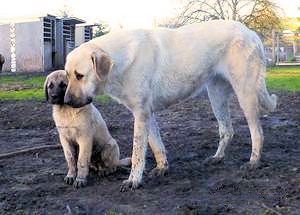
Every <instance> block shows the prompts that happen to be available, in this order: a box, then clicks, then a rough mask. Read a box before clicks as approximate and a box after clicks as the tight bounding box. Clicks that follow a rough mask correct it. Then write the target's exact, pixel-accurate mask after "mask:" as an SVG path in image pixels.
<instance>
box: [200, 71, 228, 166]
mask: <svg viewBox="0 0 300 215" xmlns="http://www.w3.org/2000/svg"><path fill="white" fill-rule="evenodd" d="M207 91H208V97H209V100H210V103H211V106H212V110H213V112H214V114H215V117H216V119H217V121H218V125H219V135H220V142H219V146H218V149H217V152H216V153H215V155H214V156H212V157H209V158H208V159H206V160H205V161H204V164H214V163H219V162H221V161H222V160H223V158H224V156H225V149H226V147H227V145H228V143H229V142H230V141H231V139H232V137H233V134H234V131H233V128H232V122H231V115H230V111H229V102H230V100H231V95H232V93H233V90H232V87H231V85H230V83H229V82H228V81H226V80H224V79H223V78H222V77H219V76H216V77H215V78H214V79H213V80H211V81H210V82H209V83H208V85H207Z"/></svg>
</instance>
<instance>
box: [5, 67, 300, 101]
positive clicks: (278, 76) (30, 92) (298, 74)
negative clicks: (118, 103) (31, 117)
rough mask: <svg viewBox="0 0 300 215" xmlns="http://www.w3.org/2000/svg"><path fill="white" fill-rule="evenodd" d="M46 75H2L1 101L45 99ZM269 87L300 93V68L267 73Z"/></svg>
mask: <svg viewBox="0 0 300 215" xmlns="http://www.w3.org/2000/svg"><path fill="white" fill-rule="evenodd" d="M45 79H46V77H45V76H44V75H24V74H16V75H1V76H0V99H1V100H17V101H19V100H39V101H42V100H44V99H45V95H44V90H43V85H44V81H45ZM266 80H267V87H268V89H269V90H271V91H284V92H300V68H271V69H268V72H267V79H266ZM97 100H98V101H101V102H107V101H108V100H109V97H107V96H98V97H97Z"/></svg>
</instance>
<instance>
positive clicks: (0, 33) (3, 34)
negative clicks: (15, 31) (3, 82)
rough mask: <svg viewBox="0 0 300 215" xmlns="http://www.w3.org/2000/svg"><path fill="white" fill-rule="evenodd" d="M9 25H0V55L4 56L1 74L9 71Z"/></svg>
mask: <svg viewBox="0 0 300 215" xmlns="http://www.w3.org/2000/svg"><path fill="white" fill-rule="evenodd" d="M10 43H11V39H10V25H9V24H6V25H0V54H2V55H4V57H5V63H4V64H3V68H2V72H9V71H10V70H11V63H10V62H11V50H10Z"/></svg>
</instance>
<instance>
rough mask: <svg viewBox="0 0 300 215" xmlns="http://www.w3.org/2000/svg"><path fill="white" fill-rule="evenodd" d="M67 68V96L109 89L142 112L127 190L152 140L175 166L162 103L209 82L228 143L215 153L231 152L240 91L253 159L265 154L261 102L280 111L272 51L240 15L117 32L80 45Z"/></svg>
mask: <svg viewBox="0 0 300 215" xmlns="http://www.w3.org/2000/svg"><path fill="white" fill-rule="evenodd" d="M65 69H66V71H67V74H68V79H69V85H68V88H67V91H66V95H65V98H64V99H65V103H67V104H70V105H72V106H73V107H81V106H83V105H85V104H87V103H89V102H91V101H92V98H93V97H94V96H95V95H96V94H102V93H106V94H108V95H110V96H112V97H113V98H115V99H116V100H118V101H119V102H121V103H122V104H124V105H125V106H126V107H127V108H129V109H130V110H131V111H132V113H133V116H134V140H133V153H132V169H131V173H130V176H129V178H128V180H125V181H124V182H123V184H122V186H121V191H126V190H128V189H129V188H131V189H135V188H137V187H138V186H139V185H140V184H141V183H142V176H143V171H144V167H145V154H146V149H147V144H148V142H149V144H150V147H151V149H152V151H153V152H154V155H155V159H156V162H157V167H156V168H155V169H154V170H152V175H158V174H164V173H165V172H166V171H167V169H168V162H167V158H166V151H165V147H164V145H163V143H162V141H161V137H160V134H159V129H158V126H157V123H156V121H155V116H154V111H155V110H157V109H158V108H161V107H166V106H167V105H169V104H172V103H174V102H178V101H180V100H183V99H185V98H187V97H190V96H192V95H194V94H197V93H198V92H199V91H201V89H203V88H207V90H208V95H209V99H210V102H211V105H212V108H213V111H214V114H215V116H216V118H217V120H218V123H219V133H220V143H219V147H218V150H217V152H216V154H215V155H214V156H213V157H212V159H211V160H212V161H214V160H220V159H222V158H223V157H224V150H225V148H226V146H227V144H228V142H229V141H230V140H231V139H232V136H233V129H232V123H231V119H230V111H229V104H228V102H229V98H230V95H231V94H232V93H233V92H234V93H235V94H236V95H237V98H238V101H239V103H240V106H241V108H242V109H243V111H244V114H245V117H246V119H247V121H248V125H249V129H250V133H251V139H252V153H251V157H250V161H249V163H248V164H247V166H248V167H255V166H257V164H258V163H259V160H260V157H261V149H262V144H263V131H262V127H261V124H260V121H259V109H260V108H264V109H266V110H269V111H272V110H274V109H275V107H276V96H275V95H272V96H270V95H269V93H268V92H267V89H266V85H265V79H264V78H265V71H266V69H265V59H264V52H263V45H262V43H261V41H260V39H259V37H258V36H257V35H256V34H255V33H254V32H253V31H251V30H249V29H248V28H246V27H245V26H243V25H242V24H240V23H238V22H231V21H212V22H204V23H201V24H193V25H188V26H184V27H181V28H178V29H175V30H171V29H156V30H133V31H128V32H121V33H111V34H108V35H106V36H102V37H100V38H97V39H94V40H91V41H90V42H87V43H85V44H83V45H81V46H80V47H78V48H76V49H75V50H73V51H72V52H71V53H70V54H69V55H68V57H67V62H66V66H65Z"/></svg>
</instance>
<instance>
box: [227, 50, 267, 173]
mask: <svg viewBox="0 0 300 215" xmlns="http://www.w3.org/2000/svg"><path fill="white" fill-rule="evenodd" d="M255 53H256V52H254V54H253V55H251V57H252V58H251V57H249V58H248V59H247V61H238V62H237V61H234V63H233V65H234V66H232V68H233V70H232V71H231V77H233V78H231V84H232V88H233V89H234V92H235V93H236V95H237V98H238V101H239V104H240V107H241V108H242V110H243V112H244V115H245V117H246V120H247V123H248V126H249V130H250V135H251V141H252V153H251V157H250V161H249V162H248V163H247V164H246V165H244V166H242V168H243V169H252V168H256V167H257V166H258V165H259V161H260V157H261V150H262V146H263V140H264V136H263V130H262V127H261V124H260V120H259V92H260V88H261V84H262V81H264V79H263V76H262V75H263V72H264V69H263V65H262V64H261V63H260V62H261V61H262V60H260V59H259V58H257V56H259V55H257V54H255Z"/></svg>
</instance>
